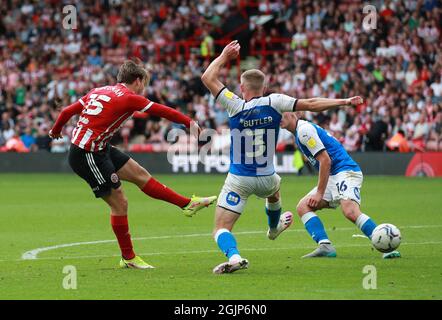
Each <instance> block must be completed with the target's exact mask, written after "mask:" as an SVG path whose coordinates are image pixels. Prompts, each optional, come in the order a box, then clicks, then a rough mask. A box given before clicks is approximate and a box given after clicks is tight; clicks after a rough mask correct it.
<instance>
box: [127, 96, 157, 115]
mask: <svg viewBox="0 0 442 320" xmlns="http://www.w3.org/2000/svg"><path fill="white" fill-rule="evenodd" d="M152 105H153V102H152V101H150V100H149V99H147V98H145V97H143V96H140V95H136V94H131V95H129V96H128V97H127V108H128V109H130V111H132V112H135V111H139V112H146V111H147V110H148V109H149V108H150V107H151V106H152Z"/></svg>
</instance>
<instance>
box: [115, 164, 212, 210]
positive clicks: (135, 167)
mask: <svg viewBox="0 0 442 320" xmlns="http://www.w3.org/2000/svg"><path fill="white" fill-rule="evenodd" d="M117 174H118V176H119V177H120V179H121V180H125V181H129V182H132V183H134V184H135V185H137V186H138V188H140V189H141V191H143V192H144V193H145V194H146V195H148V196H150V197H152V198H155V199H159V200H163V201H166V202H169V203H172V204H174V205H176V206H178V207H180V208H181V209H183V213H184V214H185V215H186V216H189V217H191V216H193V215H195V214H196V213H197V212H198V211H199V210H201V209H202V208H204V207H207V206H208V205H210V204H212V203H213V202H215V200H216V196H213V197H207V198H202V197H196V196H193V197H192V198H187V197H184V196H182V195H180V194H178V193H176V192H175V191H173V190H172V189H170V188H168V187H167V186H165V185H164V184H162V183H160V182H158V181H157V180H156V179H155V178H153V177H152V176H151V175H150V174H149V172H147V170H146V169H144V168H143V167H142V166H140V165H139V164H138V163H137V162H136V161H135V160H133V159H130V160H129V161H127V162H126V164H125V165H124V166H123V167H121V169H120V170H118V172H117Z"/></svg>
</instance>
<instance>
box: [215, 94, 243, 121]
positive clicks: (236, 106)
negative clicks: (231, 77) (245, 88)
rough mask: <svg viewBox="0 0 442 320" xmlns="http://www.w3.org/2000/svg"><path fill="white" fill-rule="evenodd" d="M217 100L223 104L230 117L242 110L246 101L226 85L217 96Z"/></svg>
mask: <svg viewBox="0 0 442 320" xmlns="http://www.w3.org/2000/svg"><path fill="white" fill-rule="evenodd" d="M215 101H216V102H218V103H219V104H220V105H222V106H223V107H224V108H225V109H226V110H227V113H228V114H229V117H233V116H234V115H235V114H237V113H238V112H240V111H241V110H242V108H243V106H244V103H245V101H244V100H243V99H241V98H240V97H238V96H237V95H236V94H234V93H233V92H232V91H230V90H229V89H227V88H226V87H224V88H222V89H221V90H220V92H218V94H217V95H216V97H215Z"/></svg>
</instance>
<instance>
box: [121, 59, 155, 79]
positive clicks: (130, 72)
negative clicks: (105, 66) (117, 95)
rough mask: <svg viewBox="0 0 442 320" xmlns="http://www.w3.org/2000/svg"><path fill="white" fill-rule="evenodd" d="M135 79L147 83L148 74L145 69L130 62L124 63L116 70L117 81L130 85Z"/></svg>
mask: <svg viewBox="0 0 442 320" xmlns="http://www.w3.org/2000/svg"><path fill="white" fill-rule="evenodd" d="M137 79H140V80H142V81H146V82H149V74H148V72H147V71H146V69H144V68H143V67H142V66H141V65H139V64H136V63H135V62H133V61H131V60H126V61H124V63H123V64H122V65H121V66H120V69H119V70H118V75H117V81H118V82H120V83H127V84H132V83H133V82H134V81H135V80H137Z"/></svg>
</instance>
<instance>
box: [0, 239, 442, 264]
mask: <svg viewBox="0 0 442 320" xmlns="http://www.w3.org/2000/svg"><path fill="white" fill-rule="evenodd" d="M440 244H442V241H426V242H404V243H402V244H401V246H404V245H405V246H420V245H440ZM315 247H316V246H315V245H312V244H311V245H302V246H299V245H298V246H296V245H293V246H291V247H269V248H241V251H242V252H247V251H274V250H293V249H303V248H305V249H309V248H315ZM335 247H336V248H338V249H339V248H352V247H369V242H367V243H365V244H350V243H349V244H341V245H335ZM204 253H219V250H193V251H170V252H146V253H139V255H140V256H159V255H186V254H204ZM120 256H121V255H119V254H111V255H89V256H70V257H47V258H38V259H37V260H52V261H54V260H69V259H93V258H112V257H120ZM34 260H35V259H34ZM10 261H14V262H19V261H24V260H23V259H17V260H0V262H10Z"/></svg>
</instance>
